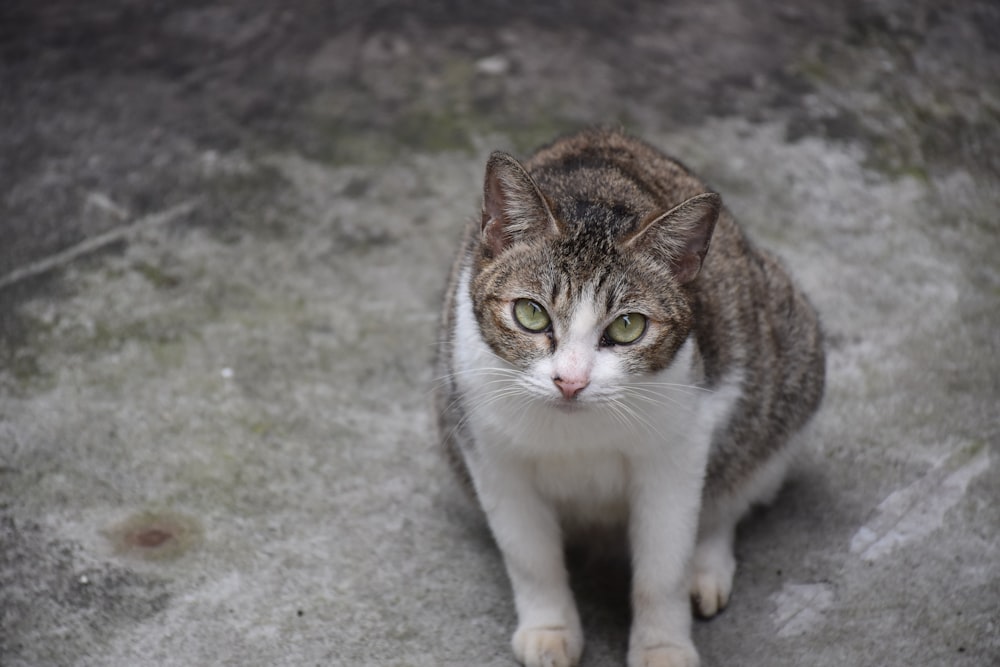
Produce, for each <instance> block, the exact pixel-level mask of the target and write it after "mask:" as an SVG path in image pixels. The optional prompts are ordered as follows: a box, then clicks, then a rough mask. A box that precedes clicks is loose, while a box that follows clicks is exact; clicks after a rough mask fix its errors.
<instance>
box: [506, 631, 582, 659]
mask: <svg viewBox="0 0 1000 667" xmlns="http://www.w3.org/2000/svg"><path fill="white" fill-rule="evenodd" d="M511 643H512V644H513V646H514V655H515V656H516V657H517V659H518V660H520V661H521V662H522V663H523V664H524V665H525V667H573V665H576V664H577V663H578V662H579V661H580V654H581V653H583V633H581V632H580V630H579V629H572V630H571V629H569V628H565V627H541V628H518V629H517V632H515V633H514V639H513V640H512V641H511Z"/></svg>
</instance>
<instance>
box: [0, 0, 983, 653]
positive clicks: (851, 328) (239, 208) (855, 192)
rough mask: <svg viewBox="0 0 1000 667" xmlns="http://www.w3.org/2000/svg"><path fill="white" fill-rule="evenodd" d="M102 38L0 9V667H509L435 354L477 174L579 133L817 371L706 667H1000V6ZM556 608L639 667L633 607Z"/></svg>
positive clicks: (335, 11) (502, 15)
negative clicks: (684, 222) (645, 184)
mask: <svg viewBox="0 0 1000 667" xmlns="http://www.w3.org/2000/svg"><path fill="white" fill-rule="evenodd" d="M91 4H92V3H74V2H68V1H49V2H29V1H19V0H9V1H7V2H4V3H2V4H0V55H2V66H0V84H2V87H0V128H2V129H0V177H2V180H0V183H2V185H0V193H2V199H0V231H2V237H0V238H2V242H0V664H2V665H3V666H4V667H21V666H24V665H46V666H47V665H115V666H117V665H185V666H188V665H497V666H498V665H512V664H513V660H512V657H511V655H510V651H509V648H508V638H509V634H510V632H511V630H512V628H513V622H514V619H513V610H512V605H511V600H510V595H509V591H508V588H507V583H506V581H505V577H504V574H503V572H502V569H501V563H500V561H499V558H498V555H497V553H496V552H495V550H494V548H493V546H492V544H491V542H490V538H489V535H488V533H487V532H486V530H485V529H484V527H483V525H482V523H481V521H480V519H479V516H478V515H477V513H476V511H475V510H474V508H472V507H470V506H469V504H468V502H467V501H466V500H465V499H464V497H463V496H462V494H461V493H460V492H459V490H458V488H457V487H456V486H455V484H454V482H453V481H452V480H451V478H450V477H449V475H448V472H447V469H446V467H445V466H444V465H443V463H442V461H441V459H440V458H439V456H438V454H437V452H436V450H435V435H434V430H433V419H432V415H431V412H430V397H429V388H430V387H431V385H432V383H433V376H432V371H431V360H432V358H433V355H434V352H435V349H434V348H435V346H434V329H435V320H436V317H437V311H438V304H439V297H440V293H441V289H442V286H443V281H444V277H445V273H446V269H447V266H448V263H449V261H450V256H451V252H452V249H453V247H454V243H455V241H456V239H457V234H458V231H459V228H460V226H461V223H462V221H463V220H465V219H466V218H467V217H468V216H470V215H473V214H475V213H476V210H477V206H478V198H479V185H480V182H481V174H482V168H483V164H484V160H485V157H486V155H487V154H488V152H489V151H490V150H491V149H493V148H497V147H500V148H507V149H510V150H513V151H516V152H518V153H520V154H522V155H523V154H524V153H526V152H527V151H528V150H529V149H530V148H531V147H533V146H534V145H536V144H537V143H540V142H542V141H545V140H548V139H550V138H552V137H554V136H555V135H556V134H558V133H560V132H563V131H566V130H569V129H572V128H575V127H579V126H581V125H584V124H588V123H615V124H623V125H625V126H626V127H628V128H629V129H631V130H633V131H634V132H636V133H637V134H639V135H641V136H643V137H645V138H647V139H649V140H651V141H653V142H654V143H656V144H658V145H659V146H661V147H663V148H664V149H666V150H668V151H670V152H672V153H674V154H675V155H677V156H678V157H680V158H681V159H682V160H683V161H685V162H686V163H688V164H689V165H690V166H692V167H693V168H694V169H695V170H696V171H698V172H700V173H701V174H703V175H704V176H705V177H706V178H707V179H708V180H709V182H711V183H713V184H714V186H715V187H716V188H717V189H718V190H719V192H721V193H722V195H723V197H724V198H725V200H726V201H727V202H728V204H729V206H730V207H731V208H732V210H734V211H735V213H736V215H737V216H738V217H739V218H740V219H741V220H742V221H743V222H744V224H745V225H746V227H747V228H748V229H749V230H750V231H751V233H752V234H753V236H754V237H755V238H757V239H758V240H759V241H760V242H761V243H762V244H765V245H767V246H769V247H771V248H773V249H775V250H777V251H778V252H779V253H780V254H781V255H782V256H783V257H784V258H785V259H786V261H787V263H788V265H789V267H790V268H791V270H792V271H793V273H794V274H795V275H796V276H797V277H798V279H799V280H800V281H801V282H802V283H803V285H804V286H805V288H806V290H807V291H808V292H809V294H810V295H811V296H812V298H813V299H814V301H815V303H816V304H817V305H818V307H819V309H820V311H821V312H822V315H823V319H824V322H825V326H826V329H827V331H828V334H829V374H828V376H829V384H828V392H827V398H826V402H825V405H824V408H823V409H822V412H821V413H820V415H819V416H818V418H817V420H816V422H815V425H814V428H813V430H812V433H811V434H810V437H809V439H808V443H807V446H806V449H805V451H804V452H803V455H802V457H801V459H800V460H799V461H798V463H797V465H796V466H795V468H794V470H793V474H792V477H791V479H790V481H789V484H788V486H787V487H786V489H785V490H784V491H783V493H782V494H781V496H780V497H779V499H778V502H777V504H776V505H775V506H774V507H772V508H770V509H767V510H765V511H761V512H759V513H757V514H755V515H754V516H753V517H751V518H750V519H749V520H748V521H747V522H746V523H745V525H744V526H743V528H742V529H741V533H740V541H739V544H738V547H737V552H738V556H739V558H740V567H739V570H738V573H737V578H736V590H735V597H734V600H733V603H732V606H731V608H730V609H729V610H727V611H726V612H725V613H724V614H723V615H721V616H720V617H718V618H717V619H715V620H712V621H710V622H699V623H697V624H696V627H695V641H696V643H697V644H698V646H699V648H700V650H701V652H702V654H703V661H704V663H705V665H707V666H711V665H741V666H747V667H754V666H764V665H767V666H769V667H774V666H783V665H816V666H833V665H836V666H837V667H842V666H844V665H850V666H854V665H901V666H902V665H907V666H913V665H942V666H944V665H948V666H950V665H959V666H964V665H970V666H971V665H978V666H986V665H997V664H1000V555H998V554H1000V537H998V527H1000V503H998V502H997V499H998V492H997V489H998V488H1000V448H998V447H1000V419H998V402H1000V401H998V397H1000V333H998V331H1000V261H998V259H997V258H998V257H1000V222H998V213H1000V150H998V148H1000V79H998V77H997V72H1000V51H998V49H997V42H996V35H997V34H998V33H1000V7H998V5H997V4H996V3H995V2H991V1H990V0H981V1H979V2H975V1H970V2H953V3H940V2H932V1H930V0H915V1H908V0H880V1H878V2H834V3H798V2H766V1H764V0H749V1H739V0H729V1H720V2H705V1H704V0H676V1H671V2H665V3H659V2H641V1H632V2H617V3H610V2H609V3H597V2H591V3H581V4H579V5H575V4H573V3H566V2H560V3H552V4H545V5H541V3H539V5H541V6H534V5H531V6H528V7H524V8H515V7H513V6H512V5H510V4H509V3H507V2H501V1H500V0H487V1H484V2H479V3H469V5H470V6H468V7H463V6H461V5H460V3H451V2H428V3H417V2H395V3H394V2H359V1H357V0H351V1H348V0H344V1H338V2H327V1H323V2H320V1H318V0H314V1H312V2H301V3H295V4H294V7H292V6H291V3H282V2H279V1H278V0H251V1H247V2H231V3H224V2H206V1H186V2H170V3H147V2H135V1H132V0H108V1H106V2H102V3H99V6H96V4H95V6H91ZM472 5H474V6H472ZM575 575H576V581H577V588H578V592H579V596H580V598H581V606H582V611H583V616H584V623H585V628H586V632H587V636H588V647H587V651H586V654H585V657H584V665H589V666H597V665H618V664H622V663H623V657H624V652H625V643H626V639H627V628H628V609H627V602H626V601H627V597H626V589H627V582H626V577H627V572H625V571H624V569H623V568H621V567H620V566H614V565H613V564H596V565H594V564H591V565H581V566H579V567H577V568H576V570H575Z"/></svg>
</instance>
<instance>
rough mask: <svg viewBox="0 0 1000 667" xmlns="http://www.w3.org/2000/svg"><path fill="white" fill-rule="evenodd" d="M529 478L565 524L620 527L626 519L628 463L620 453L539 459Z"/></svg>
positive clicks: (535, 462) (534, 464) (533, 466)
mask: <svg viewBox="0 0 1000 667" xmlns="http://www.w3.org/2000/svg"><path fill="white" fill-rule="evenodd" d="M532 475H533V477H534V480H533V481H534V486H535V488H536V489H538V492H539V493H540V494H541V495H542V496H543V497H545V498H546V499H547V500H548V501H549V502H550V503H551V504H552V505H553V506H554V507H555V508H556V510H557V512H558V514H559V516H560V517H561V518H562V519H563V520H564V521H565V522H567V523H578V522H582V523H598V524H601V523H621V522H623V521H624V520H625V519H626V518H627V516H628V486H629V481H628V477H629V462H628V459H627V458H626V457H625V456H623V455H622V454H620V453H603V454H596V453H592V454H588V455H583V456H576V457H554V458H539V459H536V460H535V461H534V462H533V465H532Z"/></svg>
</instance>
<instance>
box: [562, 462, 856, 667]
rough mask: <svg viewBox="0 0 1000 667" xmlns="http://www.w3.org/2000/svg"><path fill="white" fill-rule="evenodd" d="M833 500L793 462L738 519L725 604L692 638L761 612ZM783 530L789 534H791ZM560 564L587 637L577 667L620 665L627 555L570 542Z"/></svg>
mask: <svg viewBox="0 0 1000 667" xmlns="http://www.w3.org/2000/svg"><path fill="white" fill-rule="evenodd" d="M834 505H836V494H835V493H834V492H833V490H832V489H831V488H829V484H828V481H827V480H826V479H825V478H824V477H823V476H822V474H821V473H819V472H818V471H817V470H816V469H815V468H814V467H813V466H811V465H805V466H796V467H795V469H794V470H793V471H791V472H790V474H789V478H788V480H787V481H786V483H785V485H784V486H783V487H782V489H781V491H780V492H779V493H778V496H777V497H776V498H775V500H774V502H773V503H772V504H771V505H768V506H763V507H758V508H755V509H754V510H752V511H751V512H750V513H749V514H748V515H747V516H746V517H745V518H744V520H743V521H742V522H741V523H740V525H739V528H738V530H737V536H736V555H737V560H738V561H739V563H740V564H739V566H738V569H737V573H736V580H735V581H734V593H733V595H734V598H733V600H732V604H731V605H730V608H728V609H726V610H724V611H723V612H722V614H720V615H719V616H717V617H716V619H718V620H719V621H720V622H717V623H716V622H714V621H715V620H716V619H699V618H698V617H697V616H696V617H695V619H696V620H695V628H694V631H695V636H696V639H697V637H698V636H704V633H706V632H708V633H711V634H714V635H717V636H719V635H728V634H729V633H730V632H731V631H732V628H729V627H728V626H729V625H731V623H730V622H729V621H730V620H734V619H736V618H737V617H740V616H743V615H746V614H761V613H766V612H767V602H766V601H767V600H768V599H770V597H771V596H772V595H773V594H774V593H776V592H778V591H779V590H780V589H781V586H782V584H783V582H784V581H786V580H788V579H795V578H796V575H797V572H796V570H797V569H798V567H799V565H797V564H798V563H800V562H801V561H802V558H803V554H801V553H797V552H796V551H795V549H796V548H797V545H802V544H817V543H821V541H822V538H823V533H824V532H825V530H826V529H825V528H824V522H823V521H820V519H821V518H822V517H824V516H826V515H827V514H828V513H830V512H831V511H834V512H835V511H836V510H835V509H833V506H834ZM790 534H794V535H795V537H794V539H793V538H792V537H791V535H790ZM601 541H602V542H604V543H606V544H617V545H624V544H625V543H626V542H625V537H624V534H618V535H612V534H609V535H608V536H607V537H605V538H602V540H601ZM589 543H591V544H592V542H589ZM566 562H567V566H568V569H569V572H570V577H571V583H572V587H573V593H574V595H575V596H576V601H577V606H578V608H579V611H580V617H581V621H582V623H583V632H584V637H586V641H587V646H586V650H585V651H584V655H583V660H582V662H581V667H588V666H597V665H609V664H620V663H621V658H622V656H623V655H625V653H626V652H627V650H628V637H629V628H630V625H631V619H632V611H631V603H630V590H631V579H632V575H631V564H630V562H629V557H628V554H627V553H626V552H625V550H624V549H621V548H617V547H612V548H607V549H598V550H597V551H595V550H594V549H590V548H584V547H574V546H570V547H568V548H567V551H566ZM739 625H745V623H740V624H739ZM713 628H718V629H717V630H714V629H713ZM701 644H702V642H699V645H701ZM703 649H704V647H703ZM719 649H721V647H715V648H713V650H709V651H707V652H706V655H705V656H703V657H704V658H709V657H712V658H717V657H719V656H717V655H715V654H716V653H718V651H719ZM709 654H711V655H709ZM722 657H723V658H725V656H722ZM731 658H732V656H729V659H731ZM715 662H717V661H716V660H713V662H712V663H711V664H714V663H715Z"/></svg>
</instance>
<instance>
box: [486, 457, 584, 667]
mask: <svg viewBox="0 0 1000 667" xmlns="http://www.w3.org/2000/svg"><path fill="white" fill-rule="evenodd" d="M472 470H473V478H474V481H475V485H476V491H477V493H478V494H479V497H480V502H481V503H482V506H483V509H484V510H485V511H486V516H487V521H488V522H489V525H490V529H491V530H492V531H493V536H494V539H495V540H496V542H497V545H498V546H499V547H500V551H501V553H502V554H503V559H504V565H505V566H506V568H507V575H508V577H509V578H510V582H511V587H512V588H513V591H514V604H515V607H516V609H517V617H518V625H517V630H516V631H515V632H514V636H513V639H512V640H511V644H512V646H513V649H514V655H515V656H516V657H517V659H518V660H519V661H521V662H522V663H523V664H524V665H525V666H526V667H572V666H573V665H576V664H577V663H578V662H579V660H580V655H581V654H582V653H583V631H582V629H581V626H580V617H579V614H578V612H577V610H576V604H575V603H574V601H573V594H572V592H571V590H570V588H569V576H568V574H567V571H566V565H565V558H564V553H563V544H562V534H561V531H560V527H559V522H558V519H557V517H556V513H555V510H554V509H553V508H552V506H551V505H550V504H549V503H548V502H546V501H545V499H544V498H542V497H541V496H540V495H539V493H538V491H537V489H536V488H535V486H534V484H533V483H532V479H531V476H530V475H531V470H530V466H529V465H528V464H526V463H525V462H523V461H518V460H509V459H501V460H496V459H494V460H491V461H490V462H489V464H486V465H482V464H481V465H473V466H472Z"/></svg>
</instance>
